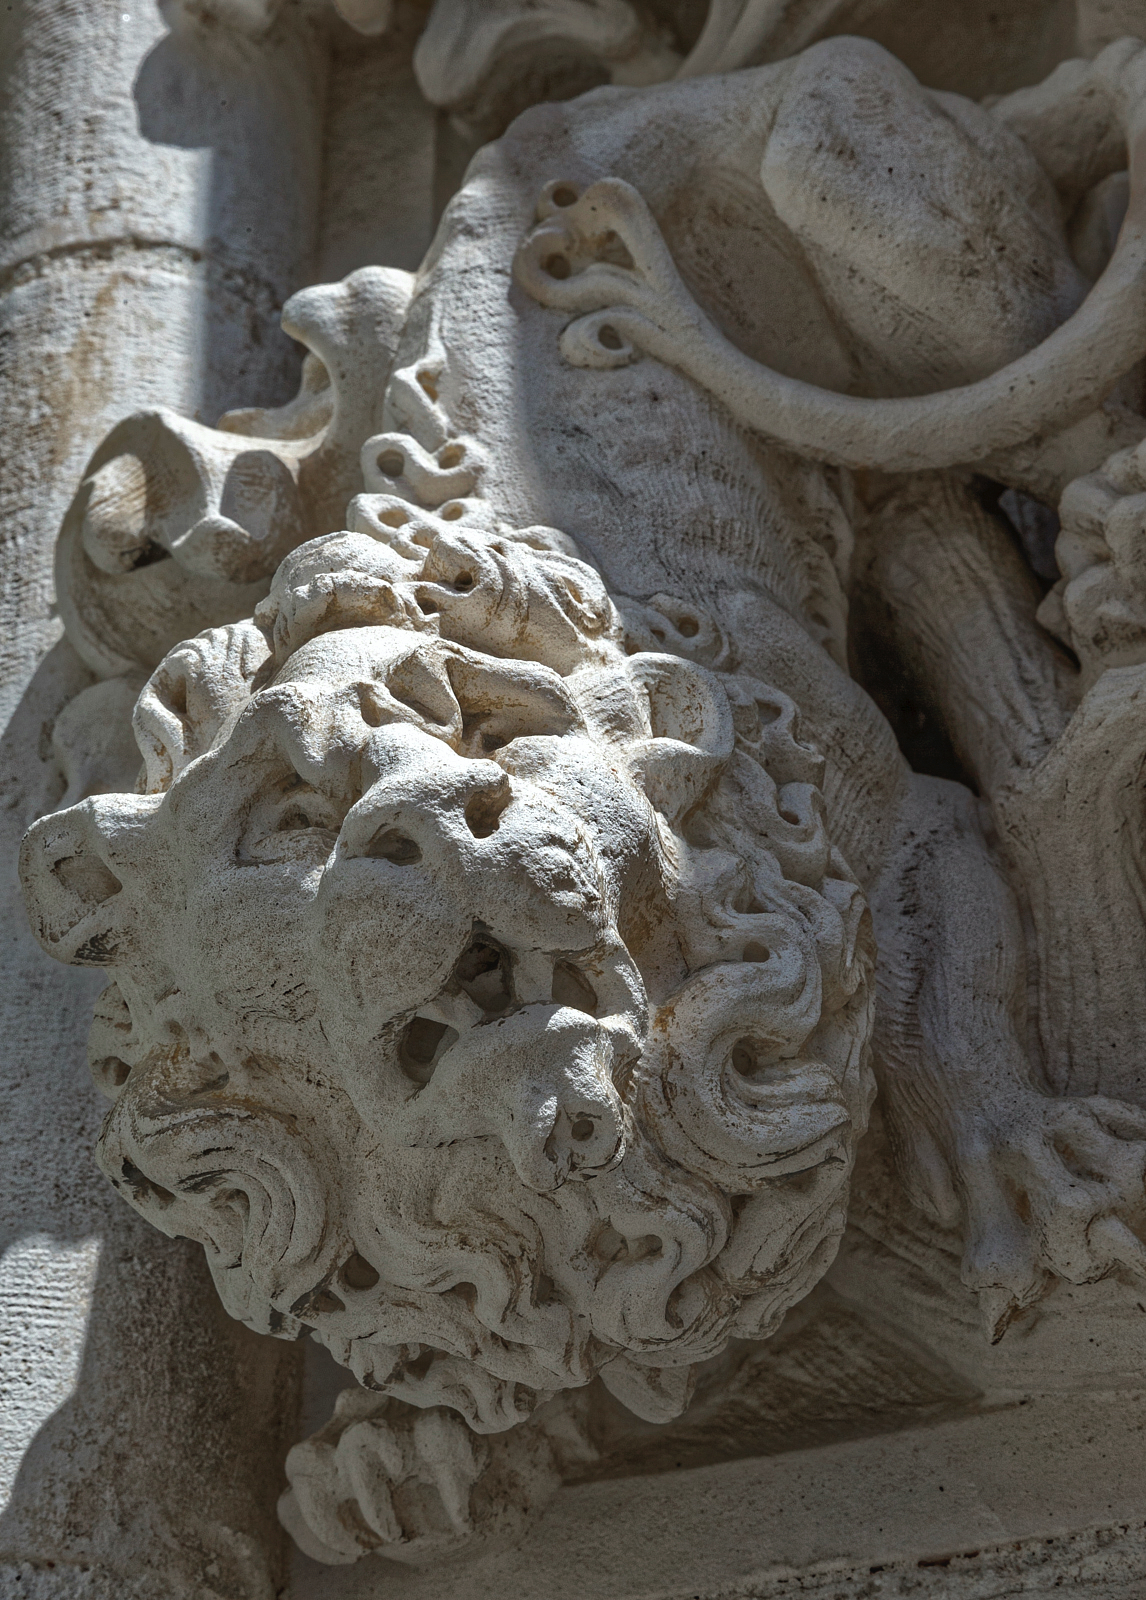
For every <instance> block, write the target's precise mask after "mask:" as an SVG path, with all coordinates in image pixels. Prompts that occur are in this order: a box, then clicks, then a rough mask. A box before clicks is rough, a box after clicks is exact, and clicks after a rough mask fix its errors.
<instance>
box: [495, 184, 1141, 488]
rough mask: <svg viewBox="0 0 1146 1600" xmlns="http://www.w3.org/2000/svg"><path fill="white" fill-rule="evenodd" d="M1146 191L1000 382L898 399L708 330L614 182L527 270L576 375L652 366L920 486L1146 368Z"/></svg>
mask: <svg viewBox="0 0 1146 1600" xmlns="http://www.w3.org/2000/svg"><path fill="white" fill-rule="evenodd" d="M1141 187H1142V175H1141V174H1140V173H1139V171H1138V166H1137V158H1135V160H1134V161H1132V162H1131V191H1132V196H1133V197H1134V198H1133V199H1132V203H1131V207H1130V210H1129V211H1128V213H1127V218H1126V222H1125V223H1124V224H1123V227H1122V230H1121V232H1120V234H1119V237H1118V242H1117V245H1116V246H1115V250H1114V254H1113V256H1112V257H1111V260H1110V263H1109V265H1108V266H1107V268H1106V271H1105V272H1104V273H1103V274H1102V277H1101V278H1100V280H1099V282H1098V284H1097V285H1096V286H1095V288H1094V289H1093V290H1092V291H1091V293H1090V295H1089V296H1088V297H1087V299H1086V300H1085V302H1084V303H1083V305H1082V306H1081V307H1080V308H1079V310H1078V311H1076V312H1075V314H1074V315H1073V316H1072V317H1071V318H1069V319H1068V321H1066V322H1064V323H1063V324H1062V325H1061V326H1060V327H1059V328H1057V329H1056V330H1055V331H1054V332H1053V333H1052V334H1051V335H1050V336H1049V337H1048V338H1047V339H1045V340H1044V341H1043V342H1042V344H1040V345H1037V346H1036V347H1035V348H1034V349H1033V350H1029V351H1028V352H1027V353H1026V354H1025V355H1023V356H1021V357H1019V358H1018V359H1017V360H1015V361H1012V362H1010V363H1009V364H1008V365H1007V366H1005V367H1002V368H1000V369H999V370H998V371H997V372H995V373H993V374H992V375H991V376H990V377H987V378H983V379H980V380H979V381H978V382H976V383H970V384H965V385H963V386H961V387H959V388H955V389H945V390H938V391H936V392H935V393H933V394H928V395H913V396H908V397H902V398H896V399H864V398H858V397H856V396H854V395H847V394H837V393H834V392H832V391H831V390H828V389H821V388H819V387H817V386H816V385H815V384H810V383H805V382H803V381H802V380H800V379H798V378H789V377H787V376H785V375H784V374H782V373H779V372H776V371H774V370H773V369H772V368H771V367H766V366H764V365H762V364H761V363H760V362H757V361H753V360H752V359H751V357H749V356H747V355H745V353H744V352H743V351H742V350H740V349H739V348H738V347H737V346H736V345H734V344H732V343H731V342H730V341H729V340H728V339H726V338H725V336H724V335H723V333H721V331H720V330H719V328H717V327H716V325H715V324H714V323H713V322H712V321H711V320H710V319H709V318H708V317H707V316H706V315H705V313H704V311H703V310H702V309H701V307H700V306H699V305H698V304H697V303H696V301H695V300H694V299H693V297H692V295H691V294H690V293H689V291H688V289H687V287H686V286H685V284H684V282H683V280H682V279H681V277H680V274H679V273H678V272H677V270H676V266H675V264H674V262H673V259H672V255H671V253H670V251H669V248H668V245H667V244H666V243H665V240H664V238H663V236H662V234H661V231H660V228H659V226H658V224H657V221H656V219H655V217H654V216H653V214H652V212H651V211H650V210H649V208H648V206H647V205H646V204H645V202H644V200H643V199H642V198H641V196H640V195H639V194H638V192H637V191H636V190H635V189H634V188H633V187H632V185H631V184H628V183H625V182H624V181H623V180H622V179H620V178H603V179H601V180H600V181H599V182H597V183H594V184H591V185H590V186H589V188H588V189H586V190H585V192H584V193H583V194H579V193H578V191H577V188H576V186H575V185H574V184H572V183H567V182H566V183H562V182H558V183H555V184H549V185H547V186H546V188H545V189H544V190H543V191H542V195H541V201H540V204H539V206H538V223H537V225H536V226H535V227H534V228H533V229H532V231H531V232H530V233H529V234H528V235H527V236H526V238H525V240H524V241H523V243H522V245H521V247H520V248H519V250H518V252H517V255H516V256H515V258H514V275H515V277H516V279H517V282H518V283H519V284H520V285H521V287H522V288H523V289H524V290H525V291H526V293H527V294H529V295H531V296H532V297H533V299H535V300H537V301H539V302H540V304H542V305H543V306H547V307H549V308H551V309H552V310H555V311H565V312H572V313H575V314H577V320H575V321H574V322H572V323H571V324H570V325H569V327H567V328H566V329H565V331H564V333H563V334H562V336H561V353H562V355H563V356H564V357H565V359H566V360H567V361H569V362H570V363H571V364H572V365H574V366H582V367H616V366H624V365H626V364H627V363H628V362H630V361H632V360H633V359H635V355H636V352H637V351H641V352H643V353H644V354H646V355H649V356H652V357H653V358H654V359H656V360H659V361H663V362H664V363H665V364H666V365H667V366H670V367H674V368H676V370H677V371H679V372H681V373H683V374H684V375H685V376H686V377H688V378H690V379H691V380H692V381H693V382H695V383H697V384H699V385H700V387H701V388H703V389H706V390H707V391H708V392H709V393H710V394H713V395H715V396H716V397H717V398H718V399H719V400H720V401H721V403H722V404H723V405H724V406H726V407H727V409H728V410H729V411H730V412H731V413H732V415H733V417H734V418H735V419H736V421H737V422H739V423H741V424H742V425H743V426H745V427H748V428H751V429H752V430H753V431H754V432H756V433H761V434H764V435H765V436H767V437H769V438H772V439H775V440H776V441H778V442H779V443H780V444H783V445H785V446H787V447H788V448H790V449H794V450H797V451H799V452H800V453H801V454H804V455H807V456H809V457H811V458H812V459H814V460H818V461H827V462H831V463H833V464H834V465H836V466H845V467H851V468H860V469H863V468H872V467H879V468H882V469H883V470H885V471H889V472H917V471H927V470H933V469H935V468H938V467H950V466H955V465H961V464H966V463H970V462H975V461H982V460H984V459H985V458H987V457H989V456H998V455H999V454H1000V453H1001V452H1006V451H1009V450H1013V449H1017V448H1019V447H1021V446H1025V445H1028V444H1029V443H1030V442H1031V441H1032V440H1034V439H1037V438H1040V437H1043V436H1046V435H1049V434H1052V433H1055V432H1057V431H1059V430H1060V429H1062V428H1064V427H1067V426H1069V425H1071V424H1073V423H1076V422H1078V421H1080V420H1081V419H1082V418H1084V417H1085V416H1086V415H1087V414H1088V412H1090V411H1092V410H1094V409H1095V408H1096V407H1097V406H1098V405H1099V404H1100V403H1101V402H1102V401H1103V400H1104V399H1105V398H1106V396H1107V395H1108V394H1109V393H1110V391H1111V389H1112V387H1113V386H1114V384H1115V383H1116V382H1117V380H1118V378H1119V377H1120V376H1121V375H1122V374H1123V373H1124V372H1127V371H1129V369H1130V368H1131V367H1132V366H1133V365H1134V364H1135V362H1136V361H1137V360H1139V359H1140V358H1141V356H1142V355H1143V353H1146V318H1144V317H1143V316H1142V309H1141V302H1142V284H1143V282H1144V281H1146V219H1144V218H1143V216H1142V202H1141V198H1140V190H1141Z"/></svg>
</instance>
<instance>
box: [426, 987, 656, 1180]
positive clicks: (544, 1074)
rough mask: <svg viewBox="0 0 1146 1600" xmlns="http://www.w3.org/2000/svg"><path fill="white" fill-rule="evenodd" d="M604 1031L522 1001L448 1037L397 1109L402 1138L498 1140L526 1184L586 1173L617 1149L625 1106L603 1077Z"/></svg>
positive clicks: (608, 1059)
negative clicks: (452, 1039) (417, 1087)
mask: <svg viewBox="0 0 1146 1600" xmlns="http://www.w3.org/2000/svg"><path fill="white" fill-rule="evenodd" d="M612 1058H613V1041H612V1038H611V1035H610V1034H609V1033H608V1032H607V1030H605V1029H603V1028H602V1027H601V1026H599V1024H598V1023H597V1022H596V1021H594V1019H593V1018H591V1017H588V1016H586V1015H585V1014H584V1013H583V1012H580V1011H574V1010H572V1009H571V1008H569V1007H566V1006H526V1007H524V1008H523V1009H520V1010H517V1011H515V1012H512V1013H511V1014H510V1015H508V1016H505V1017H498V1018H496V1019H494V1018H490V1019H488V1020H486V1021H485V1022H483V1023H482V1024H481V1025H480V1026H477V1027H474V1028H471V1029H470V1030H469V1032H468V1033H467V1034H466V1036H465V1038H464V1039H463V1040H460V1041H458V1042H456V1043H454V1044H452V1045H451V1047H450V1048H449V1050H448V1051H446V1052H445V1054H444V1055H443V1056H442V1059H441V1061H440V1063H439V1064H438V1065H437V1067H436V1068H435V1070H434V1072H433V1075H432V1078H431V1080H430V1081H429V1082H428V1083H427V1084H426V1087H425V1088H424V1089H423V1090H421V1091H420V1092H419V1093H418V1094H417V1095H415V1096H414V1097H413V1098H412V1099H411V1100H410V1101H408V1102H407V1104H406V1106H405V1107H404V1108H403V1110H402V1112H401V1113H400V1122H399V1125H400V1128H401V1134H402V1137H403V1139H404V1141H405V1142H407V1143H409V1144H412V1145H431V1146H437V1145H442V1144H448V1143H452V1142H454V1141H456V1140H458V1139H465V1138H475V1137H476V1138H483V1137H486V1138H488V1137H490V1136H493V1137H495V1138H498V1139H500V1140H501V1142H502V1144H503V1145H504V1146H505V1149H506V1151H507V1152H508V1154H509V1157H510V1159H511V1160H512V1162H513V1164H514V1167H515V1168H516V1169H517V1174H518V1177H519V1178H520V1179H521V1181H522V1182H523V1183H524V1184H527V1185H528V1187H529V1188H531V1189H535V1190H538V1191H540V1192H545V1191H548V1190H552V1189H557V1188H559V1187H560V1186H561V1184H563V1183H564V1182H565V1181H566V1180H567V1179H569V1178H573V1177H584V1178H588V1177H591V1176H592V1175H593V1174H595V1173H597V1172H601V1171H603V1170H604V1169H606V1168H607V1167H609V1166H611V1165H612V1164H613V1163H614V1162H615V1161H616V1160H617V1159H618V1158H619V1157H620V1155H621V1154H622V1151H623V1144H624V1137H625V1114H624V1108H623V1106H622V1104H621V1100H620V1097H619V1096H618V1094H617V1091H616V1089H615V1088H614V1087H613V1082H612V1065H613V1060H612Z"/></svg>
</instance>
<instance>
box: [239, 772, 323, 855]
mask: <svg viewBox="0 0 1146 1600" xmlns="http://www.w3.org/2000/svg"><path fill="white" fill-rule="evenodd" d="M284 788H285V792H284V790H283V789H280V790H279V792H278V794H277V795H273V796H268V797H267V799H266V801H264V803H263V805H262V806H259V807H258V808H256V810H255V812H254V813H253V815H252V818H251V823H250V826H249V827H248V830H247V834H246V837H245V839H244V841H243V845H242V847H241V852H240V853H241V855H242V856H245V857H246V858H247V859H249V860H253V861H261V862H265V863H272V862H277V861H303V862H309V863H311V864H316V863H318V862H319V861H325V860H326V858H327V856H329V855H330V852H331V851H332V850H333V849H334V846H335V843H336V841H337V838H338V830H339V828H340V827H341V825H342V818H341V816H340V815H339V808H338V807H337V806H335V805H334V803H333V802H332V801H331V800H330V799H329V798H328V796H326V795H324V794H321V793H320V792H319V791H318V790H316V789H312V788H311V786H310V785H309V784H307V783H304V782H302V781H301V780H299V779H296V780H295V781H294V782H293V783H290V784H289V785H286V786H284Z"/></svg>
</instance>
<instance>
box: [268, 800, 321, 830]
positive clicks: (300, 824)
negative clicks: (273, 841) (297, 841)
mask: <svg viewBox="0 0 1146 1600" xmlns="http://www.w3.org/2000/svg"><path fill="white" fill-rule="evenodd" d="M302 828H323V829H326V823H325V822H321V821H318V820H316V819H315V818H314V817H312V816H310V814H309V813H308V812H306V811H304V810H303V809H302V807H301V806H288V807H287V809H286V810H285V811H284V812H283V814H282V816H281V817H280V818H279V820H278V821H277V822H276V823H275V832H276V833H297V832H298V831H299V830H300V829H302Z"/></svg>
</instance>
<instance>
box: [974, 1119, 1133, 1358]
mask: <svg viewBox="0 0 1146 1600" xmlns="http://www.w3.org/2000/svg"><path fill="white" fill-rule="evenodd" d="M981 1120H982V1118H980V1121H981ZM980 1132H981V1133H983V1137H982V1138H981V1141H980V1142H979V1143H977V1145H976V1147H975V1148H974V1149H972V1150H968V1149H967V1148H966V1147H965V1148H964V1149H963V1150H962V1151H961V1153H960V1160H959V1175H960V1188H961V1190H962V1193H963V1196H964V1215H965V1224H966V1233H965V1238H966V1245H965V1251H964V1258H963V1280H964V1282H965V1283H966V1284H967V1285H968V1286H969V1287H970V1288H972V1289H975V1290H976V1291H977V1292H978V1294H979V1301H980V1306H981V1309H982V1311H983V1314H984V1319H985V1323H986V1331H987V1336H988V1338H989V1339H990V1340H991V1342H992V1343H996V1342H997V1341H998V1340H999V1339H1001V1338H1002V1336H1003V1334H1004V1332H1005V1331H1006V1329H1007V1327H1008V1325H1009V1324H1010V1322H1011V1321H1012V1319H1013V1318H1014V1316H1015V1315H1016V1314H1017V1313H1018V1312H1019V1311H1021V1310H1023V1309H1024V1308H1025V1307H1027V1306H1029V1305H1031V1304H1032V1303H1033V1302H1034V1301H1035V1300H1037V1299H1038V1298H1039V1297H1040V1295H1041V1294H1042V1293H1043V1292H1044V1290H1045V1288H1046V1286H1047V1279H1048V1276H1049V1275H1052V1274H1053V1275H1054V1276H1055V1277H1059V1278H1064V1279H1065V1280H1066V1281H1067V1282H1068V1283H1093V1282H1095V1281H1097V1279H1099V1278H1103V1277H1106V1276H1107V1275H1108V1274H1109V1273H1111V1272H1114V1271H1116V1270H1117V1269H1118V1268H1126V1269H1128V1270H1130V1271H1132V1272H1135V1273H1138V1274H1140V1275H1141V1276H1143V1277H1146V1245H1144V1244H1143V1242H1142V1240H1141V1239H1140V1238H1139V1237H1138V1235H1137V1233H1135V1232H1134V1231H1133V1227H1132V1226H1131V1224H1135V1225H1137V1226H1139V1227H1141V1225H1142V1223H1143V1221H1144V1220H1146V1181H1144V1180H1146V1111H1142V1110H1141V1109H1139V1108H1138V1107H1136V1106H1129V1105H1124V1104H1122V1103H1121V1102H1119V1101H1116V1100H1107V1099H1105V1098H1103V1097H1102V1096H1099V1095H1094V1096H1090V1097H1088V1098H1086V1099H1077V1100H1076V1099H1052V1098H1050V1097H1048V1096H1043V1095H1035V1094H1033V1093H1032V1094H1030V1095H1028V1096H1025V1097H1024V1098H1023V1100H1022V1101H1021V1102H1020V1103H1019V1104H1018V1106H1017V1107H1016V1108H1015V1110H1014V1114H1013V1115H1011V1116H1009V1117H1007V1118H1006V1119H1003V1118H999V1117H996V1118H994V1119H991V1126H990V1127H989V1129H987V1130H985V1132H984V1130H982V1129H981V1130H980Z"/></svg>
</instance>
